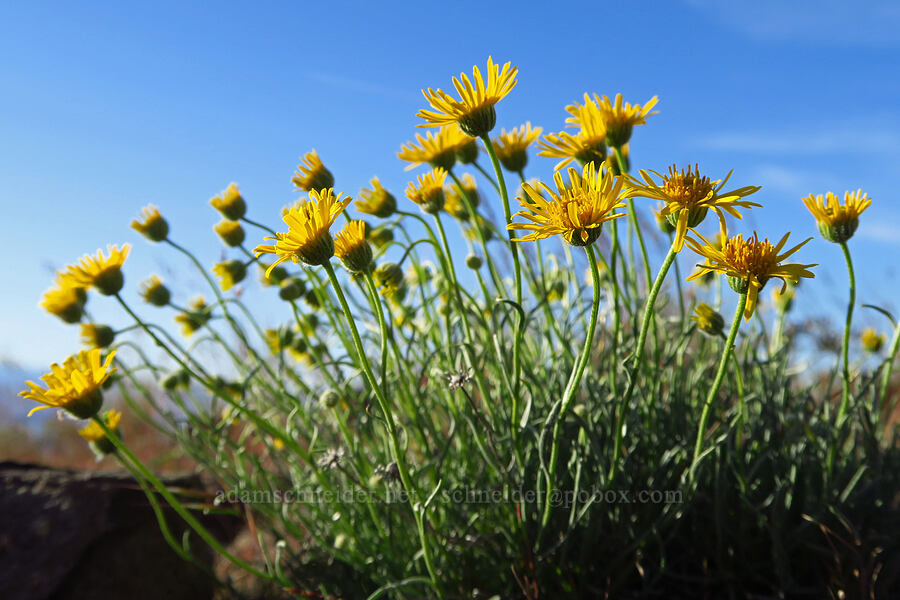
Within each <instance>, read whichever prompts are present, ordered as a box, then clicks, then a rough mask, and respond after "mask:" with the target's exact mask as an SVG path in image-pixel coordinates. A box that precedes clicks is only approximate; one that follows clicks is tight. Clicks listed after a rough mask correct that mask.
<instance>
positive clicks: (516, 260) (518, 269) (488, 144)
mask: <svg viewBox="0 0 900 600" xmlns="http://www.w3.org/2000/svg"><path fill="white" fill-rule="evenodd" d="M481 141H483V142H484V147H485V148H486V149H487V152H488V155H489V156H490V157H491V163H493V165H494V172H495V173H496V174H497V183H498V184H499V186H500V200H502V202H501V203H502V204H503V214H504V216H505V217H506V224H507V225H509V224H510V223H512V213H511V212H510V208H509V195H508V194H507V192H506V181H505V180H504V179H503V170H502V169H501V168H500V161H499V160H498V159H497V153H496V152H494V145H493V143H491V138H490V137H489V136H488V134H484V135H483V136H481ZM506 235H507V237H508V238H509V248H510V251H511V252H512V257H513V267H514V269H515V273H516V303H517V304H518V305H519V306H522V269H521V267H520V266H519V248H518V246H516V243H515V242H513V241H512V236H513V233H512V231H510V230H508V229H507V230H506Z"/></svg>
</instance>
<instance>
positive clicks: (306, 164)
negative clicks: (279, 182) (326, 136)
mask: <svg viewBox="0 0 900 600" xmlns="http://www.w3.org/2000/svg"><path fill="white" fill-rule="evenodd" d="M300 161H301V163H300V164H299V165H298V166H297V170H296V171H295V172H294V176H293V177H291V181H292V182H293V184H294V185H295V186H297V189H299V190H303V191H304V192H312V191H316V190H325V189H328V188H331V187H334V175H332V174H331V171H329V170H328V169H326V168H325V165H324V164H322V159H321V158H319V154H318V153H317V152H316V151H315V150H312V151H310V152H307V153H306V154H304V155H303V156H301V157H300Z"/></svg>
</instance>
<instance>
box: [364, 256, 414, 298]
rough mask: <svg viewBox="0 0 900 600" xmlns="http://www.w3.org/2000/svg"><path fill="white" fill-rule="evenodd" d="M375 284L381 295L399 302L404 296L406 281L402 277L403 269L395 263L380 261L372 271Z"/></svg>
mask: <svg viewBox="0 0 900 600" xmlns="http://www.w3.org/2000/svg"><path fill="white" fill-rule="evenodd" d="M372 279H374V280H375V286H376V287H377V288H378V291H379V292H381V295H382V296H384V297H385V298H387V299H389V300H393V301H395V302H400V301H401V300H403V297H404V296H406V281H405V279H404V278H403V269H401V268H400V266H399V265H397V263H393V262H386V263H382V264H380V265H379V266H378V268H377V269H375V272H374V273H372Z"/></svg>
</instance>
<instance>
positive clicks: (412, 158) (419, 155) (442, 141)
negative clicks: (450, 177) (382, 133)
mask: <svg viewBox="0 0 900 600" xmlns="http://www.w3.org/2000/svg"><path fill="white" fill-rule="evenodd" d="M472 141H473V139H472V138H471V137H469V136H467V135H466V134H465V133H463V132H462V130H461V129H460V128H459V125H457V124H456V123H451V124H450V125H445V126H444V127H441V128H440V130H439V131H438V132H437V134H432V133H431V132H430V131H427V132H425V137H422V134H420V133H417V134H416V142H418V144H416V142H406V143H405V144H404V145H403V146H401V147H400V152H398V153H397V157H398V158H399V159H400V160H405V161H406V162H408V163H410V164H408V165H407V166H406V170H407V171H409V170H410V169H414V168H416V167H418V166H419V165H422V164H429V165H431V166H432V167H440V168H442V169H447V170H449V169H452V168H453V165H455V164H456V153H457V152H458V151H459V150H460V149H462V148H464V147H465V146H466V145H467V144H469V143H470V142H472Z"/></svg>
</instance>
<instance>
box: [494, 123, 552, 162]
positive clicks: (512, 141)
mask: <svg viewBox="0 0 900 600" xmlns="http://www.w3.org/2000/svg"><path fill="white" fill-rule="evenodd" d="M542 131H544V130H543V129H541V128H540V127H535V128H532V127H531V123H530V122H526V123H525V124H524V125H522V126H520V127H518V128H514V129H512V130H511V131H510V132H509V133H507V132H506V130H505V129H501V130H500V135H498V136H497V137H496V138H494V152H496V154H497V158H498V159H499V160H500V163H501V164H502V165H503V166H504V167H506V169H507V170H508V171H512V172H513V173H520V172H521V171H522V170H523V169H524V168H525V165H526V164H528V152H527V150H528V146H530V145H531V144H532V143H533V142H534V141H535V140H536V139H538V138H539V137H540V135H541V132H542Z"/></svg>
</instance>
